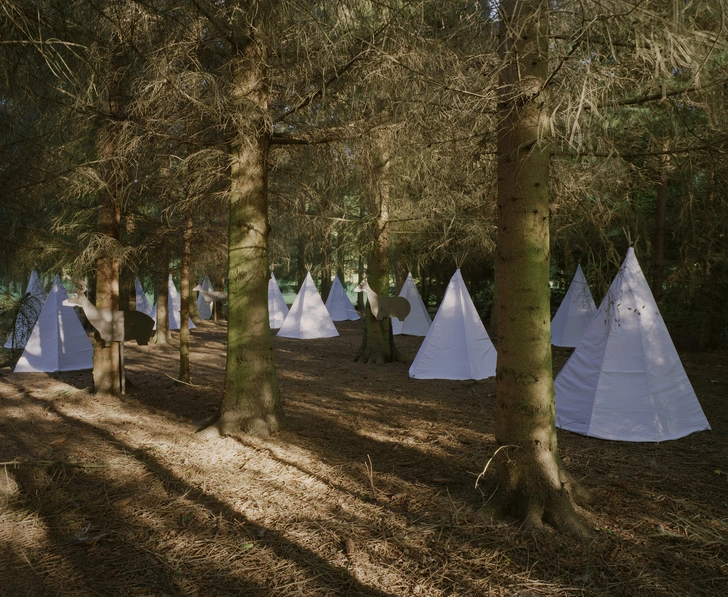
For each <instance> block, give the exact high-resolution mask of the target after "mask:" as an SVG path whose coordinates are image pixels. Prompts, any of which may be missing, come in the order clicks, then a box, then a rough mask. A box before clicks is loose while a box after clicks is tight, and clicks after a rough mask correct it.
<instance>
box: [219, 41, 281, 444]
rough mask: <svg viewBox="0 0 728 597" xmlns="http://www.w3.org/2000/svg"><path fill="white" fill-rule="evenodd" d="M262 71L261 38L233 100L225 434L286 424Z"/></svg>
mask: <svg viewBox="0 0 728 597" xmlns="http://www.w3.org/2000/svg"><path fill="white" fill-rule="evenodd" d="M258 31H259V32H260V29H258ZM266 65H267V54H266V48H265V47H264V45H263V44H262V43H261V42H260V40H259V39H252V40H250V41H249V42H247V45H246V46H245V47H244V48H241V49H240V50H239V53H238V56H237V69H236V71H235V74H234V76H235V81H234V83H235V85H236V89H235V91H234V92H233V97H234V99H235V100H236V101H237V102H238V105H237V106H236V110H237V111H238V114H239V115H240V116H241V117H243V116H244V117H245V121H244V123H243V124H242V125H241V129H240V130H239V131H238V137H237V139H236V140H235V142H234V144H233V146H232V148H231V154H232V166H231V188H230V201H229V205H230V207H229V209H230V224H229V241H228V243H229V251H228V258H229V261H228V347H227V363H226V369H225V392H224V396H223V400H222V404H221V407H220V416H219V418H218V420H217V421H216V422H215V423H214V425H213V428H214V429H216V430H217V431H218V432H219V433H221V434H223V435H241V434H253V435H261V436H265V435H269V434H271V433H274V432H276V431H278V430H279V429H281V427H283V425H284V424H285V415H284V413H283V408H282V406H281V401H280V395H279V391H278V380H277V378H276V370H275V362H274V360H273V346H272V344H273V343H272V339H271V332H270V325H269V320H268V229H269V224H268V197H267V167H268V163H267V161H268V145H269V132H268V130H267V128H266V122H265V113H266V111H267V101H268V81H267V71H266V68H267V66H266Z"/></svg>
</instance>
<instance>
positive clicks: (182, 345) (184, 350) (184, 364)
mask: <svg viewBox="0 0 728 597" xmlns="http://www.w3.org/2000/svg"><path fill="white" fill-rule="evenodd" d="M191 245H192V207H191V206H189V205H188V206H187V207H186V209H185V230H184V232H183V233H182V272H181V276H182V278H181V280H180V284H179V294H180V311H179V380H180V381H183V382H185V383H190V326H189V317H190V261H191V258H192V248H191Z"/></svg>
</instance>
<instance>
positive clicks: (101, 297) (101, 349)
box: [93, 139, 121, 394]
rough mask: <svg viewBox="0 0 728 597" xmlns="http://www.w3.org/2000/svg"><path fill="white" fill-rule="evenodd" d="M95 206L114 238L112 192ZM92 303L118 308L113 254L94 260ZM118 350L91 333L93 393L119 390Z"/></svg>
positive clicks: (116, 217)
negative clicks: (93, 298)
mask: <svg viewBox="0 0 728 597" xmlns="http://www.w3.org/2000/svg"><path fill="white" fill-rule="evenodd" d="M107 143H108V145H106V151H105V152H104V153H105V155H106V156H107V159H110V160H113V148H112V147H110V145H113V143H112V142H111V141H110V140H109V139H107ZM107 151H108V152H110V153H106V152H107ZM111 167H113V166H111ZM108 184H109V181H107V185H108ZM111 188H113V187H111ZM99 207H100V210H99V231H100V232H101V233H102V234H105V235H107V236H109V237H111V238H113V239H115V240H117V241H118V239H119V209H118V203H117V202H116V201H115V198H114V196H113V194H112V192H110V191H104V192H102V194H101V205H100V206H99ZM96 307H97V308H99V309H110V310H112V311H118V310H119V261H118V259H116V258H115V257H114V256H113V255H104V256H102V257H100V258H99V259H97V260H96ZM119 354H120V353H119V342H111V343H109V346H104V343H103V341H102V340H101V339H100V338H99V336H98V334H95V335H94V358H93V380H94V391H95V392H96V393H101V394H119V393H121V365H120V360H119Z"/></svg>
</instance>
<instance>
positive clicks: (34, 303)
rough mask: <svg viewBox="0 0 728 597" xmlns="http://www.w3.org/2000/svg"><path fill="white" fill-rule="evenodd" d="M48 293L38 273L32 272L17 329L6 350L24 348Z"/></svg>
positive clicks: (9, 338) (16, 323) (10, 337)
mask: <svg viewBox="0 0 728 597" xmlns="http://www.w3.org/2000/svg"><path fill="white" fill-rule="evenodd" d="M46 297H47V295H46V291H45V289H44V288H43V282H41V280H40V276H39V275H38V272H37V271H35V270H33V271H32V272H30V280H29V281H28V287H27V288H26V290H25V298H24V299H23V304H22V306H21V308H20V310H19V312H18V315H17V317H16V318H15V327H14V329H13V331H12V332H10V334H9V335H8V339H7V341H6V342H5V345H4V346H5V348H23V347H24V346H25V344H26V342H27V341H28V338H29V337H30V333H31V332H32V331H33V326H34V325H35V322H36V321H37V320H38V316H39V315H40V312H41V309H42V308H43V304H44V303H45V300H46Z"/></svg>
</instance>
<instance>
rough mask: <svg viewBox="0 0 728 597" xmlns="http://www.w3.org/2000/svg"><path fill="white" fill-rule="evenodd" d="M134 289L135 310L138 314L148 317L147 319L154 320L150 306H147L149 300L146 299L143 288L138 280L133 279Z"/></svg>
mask: <svg viewBox="0 0 728 597" xmlns="http://www.w3.org/2000/svg"><path fill="white" fill-rule="evenodd" d="M134 288H135V290H136V310H137V311H139V312H140V313H144V315H149V317H151V318H152V319H154V315H152V306H151V305H150V304H149V300H148V299H147V295H146V293H145V292H144V287H143V286H142V283H141V282H140V281H139V278H135V279H134ZM155 315H156V311H155Z"/></svg>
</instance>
